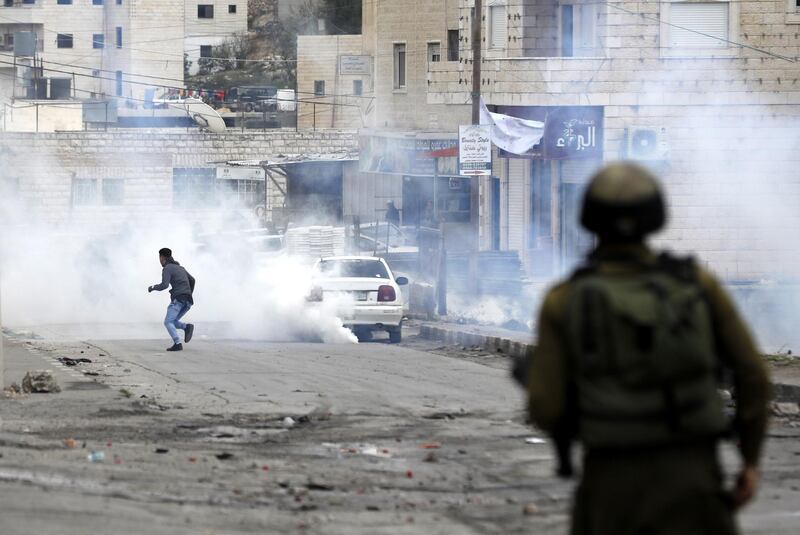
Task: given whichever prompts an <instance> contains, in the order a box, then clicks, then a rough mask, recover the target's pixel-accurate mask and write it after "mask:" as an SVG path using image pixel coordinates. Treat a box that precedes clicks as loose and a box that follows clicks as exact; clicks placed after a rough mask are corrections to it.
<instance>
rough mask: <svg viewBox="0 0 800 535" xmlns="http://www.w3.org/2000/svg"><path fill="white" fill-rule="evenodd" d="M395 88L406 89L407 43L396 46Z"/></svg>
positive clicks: (396, 44)
mask: <svg viewBox="0 0 800 535" xmlns="http://www.w3.org/2000/svg"><path fill="white" fill-rule="evenodd" d="M393 55H394V88H395V89H405V87H406V45H405V43H395V44H394V54H393Z"/></svg>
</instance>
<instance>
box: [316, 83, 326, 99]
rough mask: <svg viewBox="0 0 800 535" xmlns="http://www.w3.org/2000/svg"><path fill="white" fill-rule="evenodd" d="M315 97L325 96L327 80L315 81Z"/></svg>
mask: <svg viewBox="0 0 800 535" xmlns="http://www.w3.org/2000/svg"><path fill="white" fill-rule="evenodd" d="M314 96H317V97H324V96H325V80H314Z"/></svg>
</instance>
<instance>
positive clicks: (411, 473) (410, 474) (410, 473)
mask: <svg viewBox="0 0 800 535" xmlns="http://www.w3.org/2000/svg"><path fill="white" fill-rule="evenodd" d="M406 477H407V478H408V479H411V478H412V477H414V472H412V471H411V470H406Z"/></svg>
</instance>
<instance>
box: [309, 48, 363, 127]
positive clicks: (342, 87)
mask: <svg viewBox="0 0 800 535" xmlns="http://www.w3.org/2000/svg"><path fill="white" fill-rule="evenodd" d="M342 55H368V53H367V51H366V49H365V46H364V39H363V38H362V36H361V35H300V36H298V37H297V90H298V97H297V98H298V101H299V102H298V116H297V121H298V125H299V126H300V127H301V128H313V127H314V126H315V125H316V127H317V128H360V127H362V126H366V122H367V121H368V119H367V115H368V113H369V112H370V110H371V109H372V107H373V106H372V100H373V98H372V97H373V96H374V90H373V81H372V76H370V75H344V74H341V73H340V72H339V58H340V56H342ZM317 80H321V81H323V82H325V95H323V96H317V95H315V94H314V82H315V81H317ZM356 80H360V81H361V84H362V88H363V95H361V96H357V95H355V94H354V86H353V82H354V81H356Z"/></svg>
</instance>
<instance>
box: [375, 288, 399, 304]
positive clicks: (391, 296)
mask: <svg viewBox="0 0 800 535" xmlns="http://www.w3.org/2000/svg"><path fill="white" fill-rule="evenodd" d="M395 299H397V294H396V293H395V291H394V288H392V287H391V286H387V285H383V286H381V287H380V288H378V301H381V302H385V301H394V300H395Z"/></svg>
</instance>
